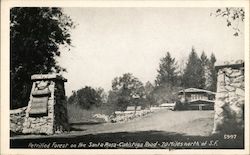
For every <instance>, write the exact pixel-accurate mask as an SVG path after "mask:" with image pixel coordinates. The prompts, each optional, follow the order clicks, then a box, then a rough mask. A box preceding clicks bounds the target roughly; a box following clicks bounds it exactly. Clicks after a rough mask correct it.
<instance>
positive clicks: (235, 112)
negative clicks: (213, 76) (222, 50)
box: [213, 61, 245, 133]
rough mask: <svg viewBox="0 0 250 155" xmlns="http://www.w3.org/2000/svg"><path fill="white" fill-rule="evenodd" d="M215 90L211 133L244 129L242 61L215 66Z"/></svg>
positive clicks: (234, 131) (233, 131)
mask: <svg viewBox="0 0 250 155" xmlns="http://www.w3.org/2000/svg"><path fill="white" fill-rule="evenodd" d="M216 70H217V92H216V100H215V105H214V108H215V116H214V129H213V133H236V132H242V131H243V129H244V103H245V86H244V78H245V76H244V62H243V61H236V62H231V63H226V64H224V65H220V66H216Z"/></svg>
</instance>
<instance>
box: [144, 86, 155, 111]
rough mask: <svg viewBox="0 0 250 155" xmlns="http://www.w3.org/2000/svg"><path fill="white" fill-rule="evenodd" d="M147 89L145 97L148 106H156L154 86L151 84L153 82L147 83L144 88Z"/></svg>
mask: <svg viewBox="0 0 250 155" xmlns="http://www.w3.org/2000/svg"><path fill="white" fill-rule="evenodd" d="M144 88H145V95H146V104H147V106H149V107H150V106H151V105H153V104H155V100H154V96H153V91H154V86H153V85H152V84H151V82H149V81H148V82H147V83H146V84H145V86H144Z"/></svg>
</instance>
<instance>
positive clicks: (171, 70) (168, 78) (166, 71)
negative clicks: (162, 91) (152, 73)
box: [155, 52, 177, 86]
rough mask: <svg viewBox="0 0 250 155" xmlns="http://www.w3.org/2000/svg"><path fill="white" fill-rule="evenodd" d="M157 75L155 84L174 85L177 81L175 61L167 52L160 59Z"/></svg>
mask: <svg viewBox="0 0 250 155" xmlns="http://www.w3.org/2000/svg"><path fill="white" fill-rule="evenodd" d="M157 72H158V75H157V77H156V81H155V83H156V86H161V85H166V84H168V85H169V86H174V85H176V83H177V62H176V61H175V58H172V57H171V55H170V53H169V52H167V54H166V56H165V57H163V58H162V59H161V60H160V65H159V69H158V70H157Z"/></svg>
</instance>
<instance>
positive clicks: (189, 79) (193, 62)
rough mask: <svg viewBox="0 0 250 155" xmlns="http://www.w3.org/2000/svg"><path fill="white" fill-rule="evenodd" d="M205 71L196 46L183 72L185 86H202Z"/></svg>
mask: <svg viewBox="0 0 250 155" xmlns="http://www.w3.org/2000/svg"><path fill="white" fill-rule="evenodd" d="M202 73H203V70H202V64H201V60H200V58H199V57H198V55H197V53H196V51H195V49H194V47H192V51H191V53H190V54H189V58H188V62H187V65H186V68H185V70H184V74H183V79H182V81H183V85H184V87H185V88H191V87H193V88H202V87H203V85H204V84H203V83H204V81H203V80H202V78H201V75H202Z"/></svg>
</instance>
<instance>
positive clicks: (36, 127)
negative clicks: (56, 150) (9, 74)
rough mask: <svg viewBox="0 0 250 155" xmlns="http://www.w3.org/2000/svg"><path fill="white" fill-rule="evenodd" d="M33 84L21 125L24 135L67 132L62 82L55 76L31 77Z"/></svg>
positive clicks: (62, 79)
mask: <svg viewBox="0 0 250 155" xmlns="http://www.w3.org/2000/svg"><path fill="white" fill-rule="evenodd" d="M31 80H32V82H33V85H32V90H31V94H30V101H29V103H28V106H27V109H26V111H25V112H26V114H25V118H24V123H23V130H22V132H23V133H24V134H47V135H50V134H55V133H62V132H64V131H68V130H69V125H68V117H67V107H66V106H67V102H66V98H65V90H64V82H66V81H67V80H66V79H65V78H63V77H62V76H59V75H56V74H37V75H32V76H31Z"/></svg>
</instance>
